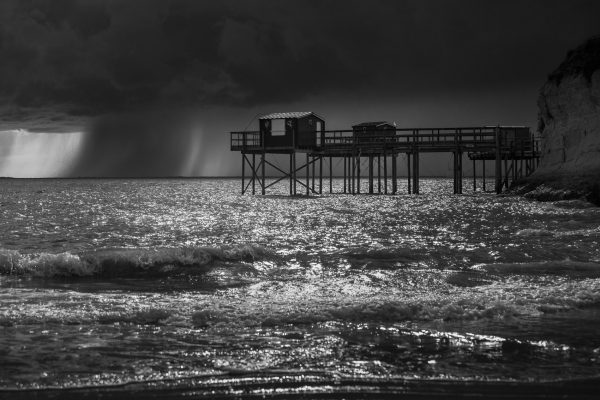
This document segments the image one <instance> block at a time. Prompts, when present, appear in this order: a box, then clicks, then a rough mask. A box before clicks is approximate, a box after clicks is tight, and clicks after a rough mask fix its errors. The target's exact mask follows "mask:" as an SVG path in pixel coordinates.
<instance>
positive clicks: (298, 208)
mask: <svg viewBox="0 0 600 400" xmlns="http://www.w3.org/2000/svg"><path fill="white" fill-rule="evenodd" d="M446 186H447V181H440V180H425V181H424V182H423V194H422V195H419V196H408V195H399V196H350V195H343V194H334V195H329V194H326V195H323V196H316V197H311V198H306V197H294V198H289V197H286V196H280V195H285V194H286V189H287V188H285V187H283V188H275V191H274V192H275V193H274V194H273V195H269V196H264V197H263V196H240V195H239V194H238V191H239V187H238V182H237V181H235V180H68V181H52V180H42V181H19V180H15V181H9V182H6V183H5V185H4V186H3V187H2V191H1V192H0V195H1V198H0V203H1V205H2V207H1V208H0V217H1V218H0V232H1V233H2V236H0V285H1V286H2V289H3V290H2V291H1V292H0V304H1V306H0V329H1V330H2V331H3V335H2V336H0V337H1V339H0V341H2V346H3V347H2V348H4V349H9V350H6V351H4V352H0V361H1V362H2V363H3V365H6V366H7V367H6V368H5V369H3V370H2V371H1V372H0V386H1V387H3V388H15V387H24V388H31V387H50V386H57V387H77V386H82V385H92V386H94V385H111V384H119V383H123V382H133V381H135V382H145V381H149V380H156V381H157V382H158V383H155V384H157V385H164V386H168V385H170V384H172V383H173V382H174V380H177V379H183V380H184V381H183V382H181V385H192V386H193V385H199V386H202V385H205V386H207V385H208V386H210V385H217V386H218V387H222V386H219V385H226V382H230V381H232V382H234V383H235V384H234V391H235V390H237V389H235V388H239V387H242V386H243V385H245V384H246V383H247V382H253V383H252V384H253V385H254V384H256V385H260V384H261V383H260V382H262V381H261V380H260V379H264V380H265V382H266V381H269V380H270V379H273V380H276V379H281V381H286V382H289V381H294V382H300V383H302V382H304V383H306V384H311V382H312V383H315V382H317V383H319V382H321V383H323V385H324V386H323V388H324V389H323V390H327V389H326V387H328V386H327V385H329V384H331V382H332V377H333V376H337V377H344V379H350V381H352V380H355V381H354V382H358V379H365V380H367V381H368V380H369V379H370V380H371V381H370V382H375V383H374V385H377V382H380V381H378V379H392V380H393V379H403V378H406V377H411V379H456V380H462V379H476V380H486V379H499V380H503V379H514V380H522V381H529V380H541V379H564V378H565V370H566V369H568V371H569V377H590V376H595V375H598V374H599V373H600V365H599V361H598V360H599V358H600V357H598V353H599V352H600V350H599V349H600V341H599V340H598V337H599V336H598V333H599V332H600V323H599V322H598V321H600V318H599V317H598V316H599V314H598V310H599V309H598V304H600V261H599V260H600V246H598V238H599V235H600V234H599V233H598V232H600V212H599V211H598V209H596V208H590V207H587V205H585V204H577V203H576V202H572V203H564V202H559V203H557V204H553V203H546V204H543V203H534V202H530V201H527V200H525V199H521V198H511V197H496V196H494V195H490V194H487V193H480V192H479V193H476V194H475V195H463V196H453V195H451V194H449V193H444V192H443V191H442V190H440V188H443V187H446ZM336 188H337V190H339V188H340V182H339V181H338V182H336ZM277 191H279V192H280V193H279V194H278V192H277ZM32 354H35V356H32ZM282 371H285V372H282ZM257 372H260V373H261V374H262V375H261V378H260V379H259V378H257V377H256V376H253V377H244V374H250V373H257ZM231 374H237V375H236V376H237V377H232V376H231ZM340 379H341V378H340ZM244 382H246V383H244ZM217 386H215V387H217ZM313 387H314V386H313ZM219 390H220V389H219ZM257 390H259V389H257Z"/></svg>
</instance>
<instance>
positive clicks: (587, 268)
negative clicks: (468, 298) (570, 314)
mask: <svg viewBox="0 0 600 400" xmlns="http://www.w3.org/2000/svg"><path fill="white" fill-rule="evenodd" d="M473 269H474V270H476V271H485V272H488V273H492V274H532V275H542V274H543V275H569V276H577V275H584V276H586V277H600V263H597V262H586V261H572V260H562V261H539V262H524V263H494V264H477V265H474V266H473Z"/></svg>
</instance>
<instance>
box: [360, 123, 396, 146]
mask: <svg viewBox="0 0 600 400" xmlns="http://www.w3.org/2000/svg"><path fill="white" fill-rule="evenodd" d="M352 132H353V133H354V137H355V138H356V141H357V143H360V144H362V143H375V142H386V141H389V140H390V138H393V137H394V136H395V135H396V124H395V123H393V124H392V123H390V122H387V121H376V122H361V123H360V124H356V125H352Z"/></svg>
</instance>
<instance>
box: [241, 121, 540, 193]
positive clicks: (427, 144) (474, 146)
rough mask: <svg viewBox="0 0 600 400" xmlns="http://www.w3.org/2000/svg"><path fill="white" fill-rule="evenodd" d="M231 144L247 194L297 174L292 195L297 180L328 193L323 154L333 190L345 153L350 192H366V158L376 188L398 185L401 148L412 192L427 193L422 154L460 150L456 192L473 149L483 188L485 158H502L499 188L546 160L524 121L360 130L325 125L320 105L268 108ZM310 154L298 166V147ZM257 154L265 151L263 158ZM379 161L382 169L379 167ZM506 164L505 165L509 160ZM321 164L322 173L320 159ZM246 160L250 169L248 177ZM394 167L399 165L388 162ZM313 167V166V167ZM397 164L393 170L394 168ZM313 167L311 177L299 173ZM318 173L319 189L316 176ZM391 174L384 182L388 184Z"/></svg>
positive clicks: (381, 125)
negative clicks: (275, 159) (285, 158)
mask: <svg viewBox="0 0 600 400" xmlns="http://www.w3.org/2000/svg"><path fill="white" fill-rule="evenodd" d="M231 150H232V151H240V152H241V154H242V194H244V193H246V192H247V191H248V190H249V189H250V187H252V194H255V193H256V183H258V184H259V185H260V189H261V193H262V194H265V193H266V189H267V188H269V187H271V186H273V185H275V184H277V183H278V182H280V181H282V180H284V179H287V178H289V192H290V195H295V194H297V185H301V186H304V188H305V190H306V194H307V195H309V194H310V193H315V194H317V193H322V192H323V159H324V158H329V168H328V169H329V191H330V192H333V185H332V181H333V162H332V160H333V159H334V158H341V159H343V162H344V167H343V179H344V180H343V183H344V185H343V192H344V193H353V194H356V193H360V192H361V179H362V178H363V176H362V173H361V164H362V160H363V159H364V158H366V159H367V160H368V183H369V184H368V193H374V192H375V190H374V183H375V176H377V193H386V194H387V193H388V178H391V193H392V194H395V193H397V192H398V174H397V170H398V168H397V164H398V155H399V154H405V155H406V159H407V171H408V174H407V175H408V176H407V179H408V193H415V194H418V193H419V177H420V173H419V167H420V165H419V164H420V163H419V156H420V154H421V153H430V152H445V153H452V154H453V156H454V157H453V158H454V167H453V171H454V193H462V190H463V158H464V154H465V153H467V155H468V157H469V159H471V160H472V161H473V190H476V178H477V173H476V161H478V160H479V161H482V177H483V190H485V184H486V183H485V178H486V172H485V161H486V160H495V169H494V175H495V190H496V192H497V193H500V192H501V191H502V187H507V188H508V186H509V183H510V181H514V180H516V179H518V178H520V177H523V176H527V175H529V174H531V173H532V172H533V170H534V169H535V167H536V166H537V163H538V160H539V152H538V151H537V148H536V142H535V140H534V138H533V135H532V134H531V132H530V130H529V128H527V127H523V126H484V127H463V128H418V129H409V128H397V127H396V126H395V125H393V124H390V123H388V122H385V121H380V122H364V123H360V124H357V125H354V126H353V127H352V130H329V131H327V130H325V121H324V120H323V118H321V117H319V116H318V115H316V114H315V113H313V112H287V113H274V114H268V115H265V116H263V117H260V118H259V130H258V131H245V132H231ZM297 153H304V154H305V155H306V162H305V163H303V164H301V165H300V166H298V165H297V162H296V154H297ZM268 154H289V170H288V171H284V170H283V169H282V168H280V167H278V166H276V165H274V164H273V163H272V162H270V161H269V160H267V155H268ZM256 156H259V157H260V160H259V163H258V164H257V162H256ZM375 162H376V164H377V168H376V169H375ZM503 163H504V170H503V168H502V167H503V165H502V164H503ZM317 164H318V166H319V170H318V172H317V171H316V166H317ZM266 165H269V166H271V167H272V168H274V169H275V170H277V171H279V172H281V173H282V174H283V175H282V176H280V177H279V178H276V179H275V180H274V181H273V182H270V183H269V184H267V183H266V176H265V167H266ZM246 167H249V168H250V176H249V181H248V182H247V183H246ZM388 167H391V168H388ZM311 169H312V172H311ZM390 169H391V174H389V173H388V172H390V171H389V170H390ZM301 171H304V172H305V178H306V179H305V181H304V182H303V181H302V180H300V179H299V178H298V173H299V172H301ZM317 178H318V180H319V185H318V191H317V189H316V186H315V180H316V179H317ZM382 180H383V185H382Z"/></svg>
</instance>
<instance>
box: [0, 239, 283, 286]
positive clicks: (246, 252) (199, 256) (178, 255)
mask: <svg viewBox="0 0 600 400" xmlns="http://www.w3.org/2000/svg"><path fill="white" fill-rule="evenodd" d="M274 258H277V256H276V254H275V253H273V252H271V251H269V250H268V249H265V248H263V247H260V246H253V245H243V246H233V247H224V248H217V247H180V248H148V249H146V248H134V249H129V248H115V249H99V250H95V251H89V252H83V253H71V252H63V253H56V254H55V253H45V252H43V253H25V254H24V253H20V252H19V251H17V250H9V249H0V275H12V276H27V277H34V278H61V277H62V278H65V277H91V276H101V277H127V276H152V275H158V276H162V275H171V274H177V273H187V274H193V273H203V272H206V271H208V270H209V269H210V268H211V267H212V266H213V265H214V264H215V263H217V262H247V263H249V262H253V261H256V260H264V259H274Z"/></svg>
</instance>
